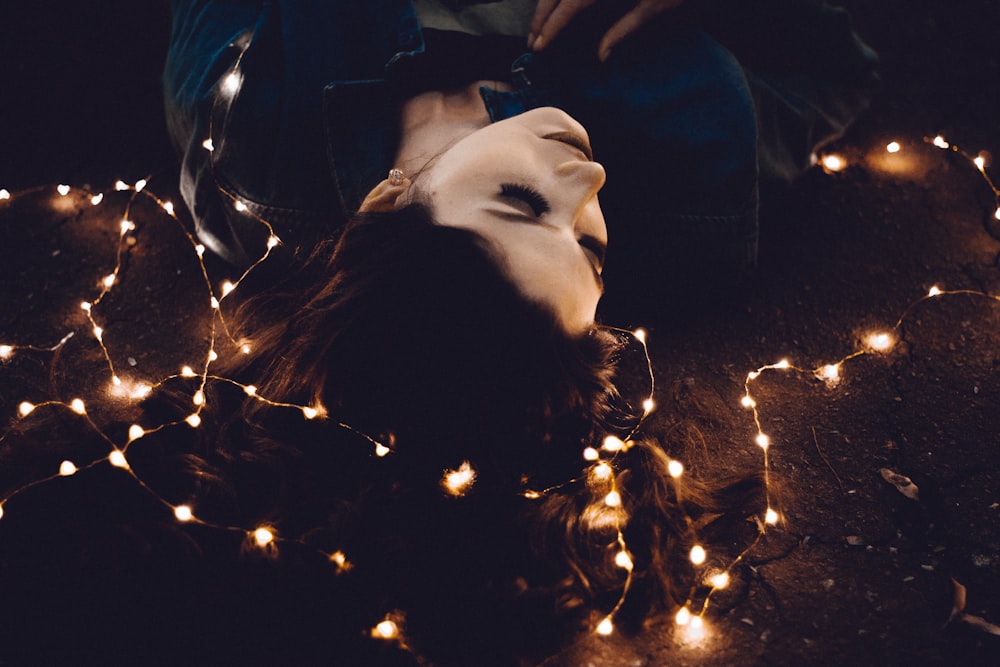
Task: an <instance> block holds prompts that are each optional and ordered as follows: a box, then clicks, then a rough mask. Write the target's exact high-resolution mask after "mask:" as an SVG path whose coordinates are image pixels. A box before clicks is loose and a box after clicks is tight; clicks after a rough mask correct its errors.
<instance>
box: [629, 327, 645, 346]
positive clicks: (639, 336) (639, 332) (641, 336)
mask: <svg viewBox="0 0 1000 667" xmlns="http://www.w3.org/2000/svg"><path fill="white" fill-rule="evenodd" d="M632 335H633V336H635V339H636V340H637V341H639V342H640V343H645V342H646V330H645V329H636V330H635V331H633V332H632Z"/></svg>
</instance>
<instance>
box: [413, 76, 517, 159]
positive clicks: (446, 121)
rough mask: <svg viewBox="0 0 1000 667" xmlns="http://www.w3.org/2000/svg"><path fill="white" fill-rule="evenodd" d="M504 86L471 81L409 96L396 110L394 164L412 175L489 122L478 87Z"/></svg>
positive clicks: (503, 87)
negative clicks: (397, 128)
mask: <svg viewBox="0 0 1000 667" xmlns="http://www.w3.org/2000/svg"><path fill="white" fill-rule="evenodd" d="M482 85H489V86H491V87H493V88H497V89H508V88H509V87H508V86H502V87H501V85H499V84H498V83H496V82H493V81H475V82H473V83H470V84H469V85H468V86H466V87H464V88H459V89H455V90H447V91H442V90H432V91H428V92H426V93H421V94H419V95H417V96H415V97H412V98H410V99H409V100H407V101H406V102H405V103H404V104H403V109H402V111H401V113H400V126H401V136H400V143H399V150H398V152H397V153H396V161H395V166H396V167H398V168H399V169H402V170H403V171H404V172H406V173H407V174H416V173H418V172H420V170H421V169H423V168H424V167H426V166H427V163H428V162H429V161H430V160H431V159H433V158H434V157H436V156H437V155H440V154H441V153H442V152H444V151H445V150H447V149H448V147H449V146H451V145H452V144H454V143H455V142H456V141H459V140H460V139H462V138H463V137H465V136H467V135H469V134H471V133H473V132H475V131H476V130H478V129H481V128H483V127H486V126H487V125H489V124H490V117H489V114H488V113H487V111H486V106H485V105H484V104H483V100H482V97H481V96H480V95H479V87H480V86H482Z"/></svg>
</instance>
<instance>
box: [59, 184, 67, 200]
mask: <svg viewBox="0 0 1000 667" xmlns="http://www.w3.org/2000/svg"><path fill="white" fill-rule="evenodd" d="M56 192H58V193H59V194H61V195H62V196H63V197H65V196H66V195H68V194H69V186H68V185H61V184H60V185H59V186H57V187H56Z"/></svg>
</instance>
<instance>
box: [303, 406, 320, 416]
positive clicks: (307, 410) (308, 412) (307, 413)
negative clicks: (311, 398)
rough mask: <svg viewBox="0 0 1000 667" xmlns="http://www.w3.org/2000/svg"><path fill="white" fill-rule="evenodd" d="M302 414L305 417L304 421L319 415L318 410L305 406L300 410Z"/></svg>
mask: <svg viewBox="0 0 1000 667" xmlns="http://www.w3.org/2000/svg"><path fill="white" fill-rule="evenodd" d="M302 414H303V415H304V416H305V418H306V419H315V418H316V416H317V415H318V414H319V410H317V409H316V408H313V407H310V406H308V405H307V406H305V407H303V408H302Z"/></svg>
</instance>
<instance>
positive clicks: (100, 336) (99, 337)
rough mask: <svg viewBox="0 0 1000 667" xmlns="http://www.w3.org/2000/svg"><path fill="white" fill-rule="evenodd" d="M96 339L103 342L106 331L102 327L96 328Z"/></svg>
mask: <svg viewBox="0 0 1000 667" xmlns="http://www.w3.org/2000/svg"><path fill="white" fill-rule="evenodd" d="M94 338H96V339H97V340H103V338H104V329H102V328H101V327H94Z"/></svg>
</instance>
